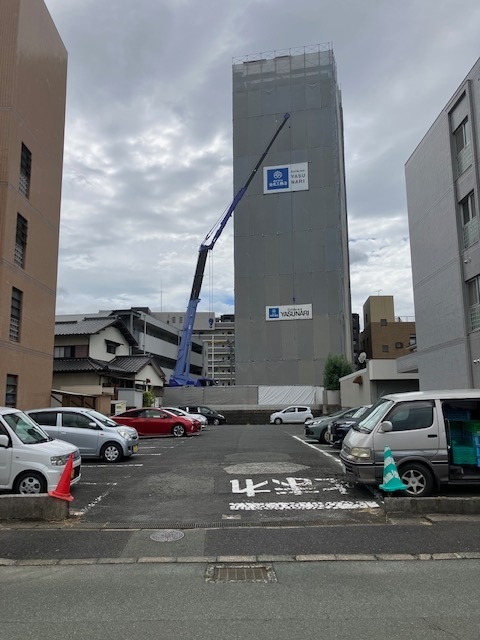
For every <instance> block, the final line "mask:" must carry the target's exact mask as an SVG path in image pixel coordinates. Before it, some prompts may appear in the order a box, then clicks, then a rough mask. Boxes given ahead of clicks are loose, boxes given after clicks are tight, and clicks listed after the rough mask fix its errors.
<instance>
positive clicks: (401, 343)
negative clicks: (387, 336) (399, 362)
mask: <svg viewBox="0 0 480 640" xmlns="http://www.w3.org/2000/svg"><path fill="white" fill-rule="evenodd" d="M395 349H403V342H396V343H395Z"/></svg>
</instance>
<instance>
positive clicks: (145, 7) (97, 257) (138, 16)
mask: <svg viewBox="0 0 480 640" xmlns="http://www.w3.org/2000/svg"><path fill="white" fill-rule="evenodd" d="M45 3H46V5H47V7H48V9H49V11H50V13H51V15H52V18H53V20H54V22H55V24H56V26H57V29H58V31H59V33H60V35H61V37H62V39H63V42H64V43H65V46H66V48H67V50H68V54H69V65H68V95H67V119H66V131H65V157H64V174H63V198H62V225H61V237H60V261H59V272H58V300H57V313H59V314H65V313H92V312H96V311H98V310H99V309H111V308H126V307H130V306H149V307H150V309H152V310H154V311H160V310H163V311H184V310H185V309H186V307H187V303H188V297H189V295H190V289H191V286H192V280H193V275H194V271H195V266H196V261H197V255H198V247H199V245H200V243H201V242H202V241H203V239H204V237H205V236H206V234H207V232H208V231H209V230H210V228H211V227H212V226H213V225H214V224H215V222H216V221H217V220H218V218H219V217H220V216H221V214H222V213H223V211H224V210H225V209H226V208H227V207H228V205H229V204H230V202H231V200H232V198H233V191H232V190H233V186H232V100H231V91H232V86H231V78H232V59H233V58H236V57H240V56H245V55H249V54H257V53H260V52H272V51H278V52H280V53H285V50H288V49H295V48H297V47H303V46H304V45H314V44H323V43H331V44H332V46H333V50H334V54H335V58H336V62H337V72H338V80H339V83H340V86H341V89H342V97H343V109H344V118H345V147H346V149H345V150H346V176H347V196H348V220H349V235H350V261H351V289H352V310H353V311H354V312H357V313H360V314H361V313H362V306H363V303H364V302H365V300H366V299H367V298H368V296H370V295H377V294H380V295H393V296H394V298H395V313H396V315H399V316H413V315H414V307H413V296H412V283H411V271H410V249H409V239H408V222H407V209H406V196H405V181H404V164H405V162H406V160H407V159H408V157H409V156H410V154H411V153H412V151H413V150H414V148H415V147H416V145H417V144H418V143H419V141H420V140H421V138H422V137H423V135H424V134H425V133H426V131H427V130H428V128H429V127H430V125H431V124H432V123H433V121H434V120H435V118H436V117H437V115H438V114H439V112H440V110H441V109H442V108H443V107H444V106H445V104H446V103H447V102H448V100H449V99H450V97H451V95H452V94H453V92H454V91H455V90H456V88H457V87H458V85H459V84H460V83H461V81H462V80H463V78H464V77H465V76H466V74H467V73H468V71H469V70H470V68H471V67H472V66H473V64H474V63H475V61H476V60H477V58H478V57H479V56H480V37H479V26H480V3H479V2H478V0H295V2H292V1H291V0H241V1H238V0H135V2H132V1H131V0H45ZM232 231H233V224H232V223H231V222H230V223H229V225H228V226H227V229H226V230H225V232H224V234H223V235H222V237H221V239H220V240H219V241H218V243H217V245H216V246H215V249H214V252H213V254H214V255H212V256H211V259H210V260H209V265H208V267H207V272H206V275H205V280H204V285H203V290H202V302H201V303H200V306H199V310H204V311H211V310H213V311H214V312H215V313H216V314H217V315H218V314H221V313H231V312H233V299H234V298H233V238H232ZM211 253H212V252H211Z"/></svg>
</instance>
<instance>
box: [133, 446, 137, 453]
mask: <svg viewBox="0 0 480 640" xmlns="http://www.w3.org/2000/svg"><path fill="white" fill-rule="evenodd" d="M132 449H133V453H137V451H138V444H134V445H133V447H132Z"/></svg>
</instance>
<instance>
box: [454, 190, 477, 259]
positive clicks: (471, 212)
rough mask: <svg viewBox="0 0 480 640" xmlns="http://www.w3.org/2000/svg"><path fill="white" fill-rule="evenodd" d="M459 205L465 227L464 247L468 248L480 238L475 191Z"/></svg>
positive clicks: (463, 226)
mask: <svg viewBox="0 0 480 640" xmlns="http://www.w3.org/2000/svg"><path fill="white" fill-rule="evenodd" d="M459 207H460V215H461V221H462V228H463V248H464V249H467V248H468V247H470V246H471V245H472V244H473V243H474V242H477V240H478V239H479V228H478V217H477V212H476V211H475V199H474V197H473V191H472V192H471V193H469V194H468V196H467V197H466V198H464V199H463V200H461V202H460V204H459Z"/></svg>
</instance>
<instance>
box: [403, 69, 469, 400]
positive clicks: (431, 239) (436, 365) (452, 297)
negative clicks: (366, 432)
mask: <svg viewBox="0 0 480 640" xmlns="http://www.w3.org/2000/svg"><path fill="white" fill-rule="evenodd" d="M479 118H480V59H479V60H477V62H476V63H475V65H474V66H473V68H472V69H471V71H470V72H469V73H468V75H467V76H466V77H465V79H464V80H463V81H462V82H461V84H460V86H459V87H458V89H457V90H456V91H455V93H454V95H453V96H452V97H451V99H450V100H449V101H448V103H447V104H446V105H445V107H444V108H443V109H442V110H441V112H440V114H439V116H438V117H437V119H436V120H435V122H434V123H433V124H432V126H431V127H430V129H429V130H428V131H427V133H426V134H425V136H424V138H423V139H422V140H421V141H420V143H419V145H418V146H417V148H416V149H415V151H414V152H413V153H412V155H411V157H410V158H409V159H408V161H407V163H406V167H405V174H406V187H407V204H408V221H409V229H410V246H411V258H412V278H413V295H414V303H415V320H416V335H417V351H416V353H415V354H412V356H410V357H409V358H406V359H405V361H404V362H402V363H401V365H402V369H401V370H402V371H407V370H408V369H409V368H410V370H413V368H414V367H417V368H418V373H419V379H420V388H421V389H448V388H480V234H479V223H478V216H479V208H478V207H479V194H480V177H479V148H480V127H479V124H478V123H479ZM402 360H403V359H402Z"/></svg>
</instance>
